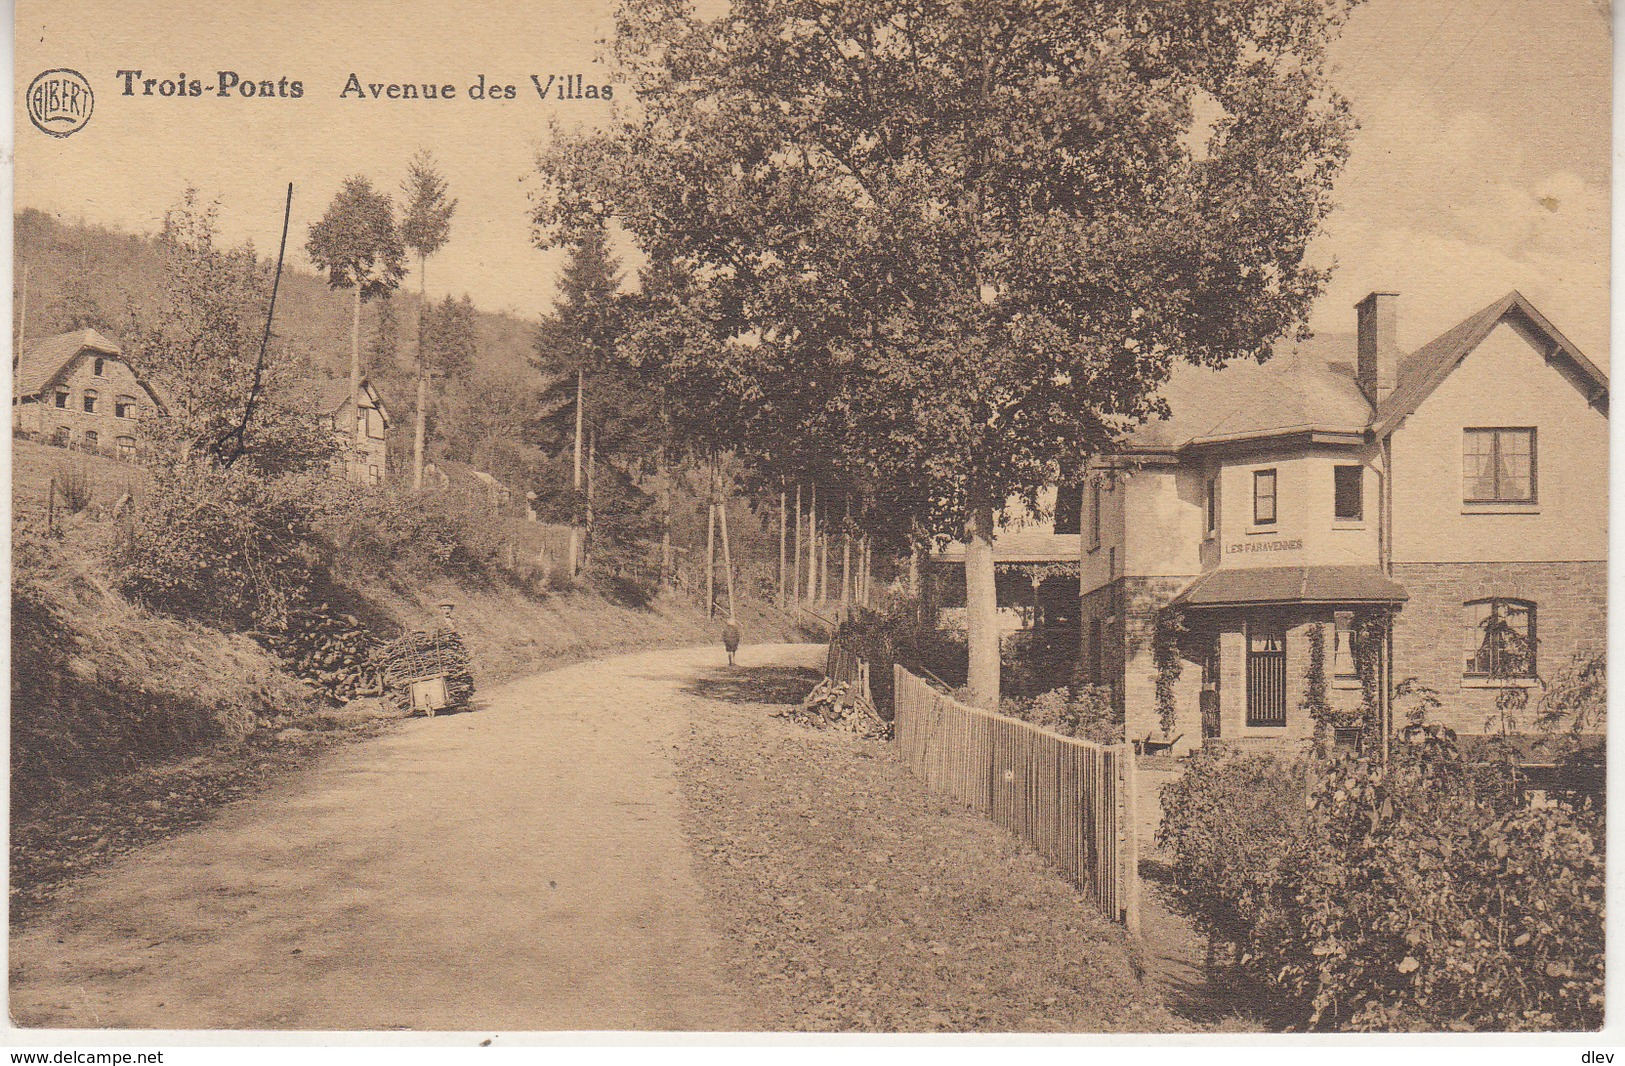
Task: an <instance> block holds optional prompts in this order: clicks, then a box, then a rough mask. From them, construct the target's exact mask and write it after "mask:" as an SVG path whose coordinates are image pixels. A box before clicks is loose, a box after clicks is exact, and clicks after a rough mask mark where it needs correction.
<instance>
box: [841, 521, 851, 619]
mask: <svg viewBox="0 0 1625 1066" xmlns="http://www.w3.org/2000/svg"><path fill="white" fill-rule="evenodd" d="M846 524H847V527H846V529H844V530H843V531H842V532H841V602H842V603H844V604H848V605H850V604H851V603H852V592H853V589H852V498H851V497H850V496H849V497H847V500H846Z"/></svg>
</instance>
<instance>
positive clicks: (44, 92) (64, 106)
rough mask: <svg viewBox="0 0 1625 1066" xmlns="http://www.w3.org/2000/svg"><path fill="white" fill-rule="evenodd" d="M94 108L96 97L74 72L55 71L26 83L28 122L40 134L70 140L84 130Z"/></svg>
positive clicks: (77, 73) (59, 68) (84, 81)
mask: <svg viewBox="0 0 1625 1066" xmlns="http://www.w3.org/2000/svg"><path fill="white" fill-rule="evenodd" d="M95 108H96V94H95V93H93V92H91V91H90V82H88V81H86V80H85V76H84V75H83V74H81V73H79V72H78V71H77V70H69V69H68V68H67V67H57V68H56V69H55V70H47V71H45V72H44V73H43V74H40V75H39V76H38V77H36V78H35V79H34V80H33V81H32V82H30V83H29V86H28V119H29V121H30V122H32V123H33V124H34V128H35V129H37V130H39V131H40V132H41V133H49V134H50V135H51V136H52V137H69V136H72V135H73V134H75V133H78V132H79V131H80V130H82V129H84V128H85V123H87V122H89V121H90V113H91V112H92V111H94V110H95Z"/></svg>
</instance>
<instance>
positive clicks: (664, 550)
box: [655, 443, 672, 582]
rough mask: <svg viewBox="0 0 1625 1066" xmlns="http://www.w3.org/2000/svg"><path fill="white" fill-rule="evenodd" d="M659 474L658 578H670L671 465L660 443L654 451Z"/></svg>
mask: <svg viewBox="0 0 1625 1066" xmlns="http://www.w3.org/2000/svg"><path fill="white" fill-rule="evenodd" d="M655 462H656V464H657V465H658V467H659V470H658V473H659V475H660V580H661V581H662V582H665V581H670V580H671V480H672V478H671V465H670V463H669V462H667V460H666V445H665V444H664V443H661V445H660V448H659V450H658V451H657V452H656V453H655Z"/></svg>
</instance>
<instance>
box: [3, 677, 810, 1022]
mask: <svg viewBox="0 0 1625 1066" xmlns="http://www.w3.org/2000/svg"><path fill="white" fill-rule="evenodd" d="M821 653H822V648H820V647H817V646H808V645H774V646H767V647H765V648H747V649H745V651H744V652H743V653H742V656H741V658H742V661H744V662H746V663H750V662H757V663H761V662H773V663H785V664H794V663H801V662H810V661H816V660H817V659H818V657H819V655H820V654H821ZM720 656H721V650H720V649H719V648H717V649H713V648H705V649H689V650H680V651H657V652H649V653H644V654H638V655H629V656H621V657H617V658H614V659H609V660H603V661H599V662H594V663H586V664H581V665H578V666H572V667H567V668H564V669H560V670H554V671H550V672H547V673H543V674H537V675H534V676H532V677H529V678H526V679H524V680H521V681H518V682H514V683H511V684H508V685H505V686H502V687H500V688H498V689H494V690H492V691H490V692H488V693H484V694H482V695H483V697H484V698H483V703H482V705H481V706H479V707H478V708H477V709H476V710H474V711H472V712H469V713H465V714H458V715H450V716H442V717H438V718H434V719H416V720H413V721H410V722H407V723H405V724H404V726H403V728H401V729H400V730H399V731H398V732H395V733H392V734H391V735H389V736H387V737H383V738H380V739H378V740H376V741H371V742H366V743H362V744H358V745H355V746H353V747H350V748H346V749H344V750H341V751H337V752H334V753H333V754H332V756H331V757H330V758H328V759H326V760H324V761H323V762H321V763H320V764H318V765H317V766H316V767H314V768H313V769H311V770H309V771H306V772H303V773H300V774H296V775H294V776H292V777H290V778H289V779H288V780H287V781H286V782H285V783H284V784H283V786H282V787H281V788H280V790H279V791H277V792H275V793H267V794H263V795H260V796H257V797H255V798H254V799H252V800H249V801H245V802H243V803H241V804H240V805H238V806H237V807H236V808H234V809H231V810H228V811H227V812H226V813H225V814H223V815H222V816H221V817H220V818H219V819H218V820H216V821H215V822H213V823H212V824H210V825H208V826H206V827H203V828H201V829H198V830H197V831H194V832H191V833H187V834H185V835H183V836H181V837H178V838H176V839H173V840H170V841H168V842H165V843H163V844H159V845H156V846H153V847H150V848H145V849H142V850H140V851H137V852H135V853H132V854H130V855H128V856H126V857H125V858H124V859H122V860H120V861H118V862H117V863H115V864H114V865H112V866H110V867H108V868H107V869H106V870H104V871H102V872H100V873H97V874H94V875H92V876H90V877H87V878H85V879H84V880H82V881H80V882H78V883H76V884H74V885H71V886H68V887H67V888H65V889H64V890H63V892H62V894H61V895H60V896H59V897H58V898H57V899H55V900H53V901H52V902H51V903H50V904H49V905H48V906H47V907H46V908H44V909H43V910H42V911H41V912H40V913H39V914H38V915H37V916H35V917H34V919H33V920H31V921H30V923H29V924H28V926H27V927H26V928H24V929H22V930H21V931H16V932H14V934H13V937H12V941H11V1012H12V1018H13V1021H14V1022H15V1023H16V1024H19V1025H24V1026H40V1027H53V1028H79V1027H140V1028H226V1029H232V1028H263V1029H302V1028H309V1029H327V1028H333V1029H376V1030H387V1029H415V1030H425V1029H476V1030H478V1029H490V1030H493V1031H495V1030H516V1029H623V1028H626V1029H733V1028H752V1027H754V1026H755V1025H756V1024H758V1018H759V1015H758V1012H757V1011H756V1008H755V1004H754V996H753V995H752V994H750V993H749V992H748V991H745V990H741V989H740V988H738V987H737V986H733V985H730V984H727V983H724V982H723V981H722V980H721V979H720V977H719V973H720V969H719V966H718V964H717V953H716V944H717V933H716V930H715V926H714V923H713V922H712V921H711V915H710V907H709V904H708V902H707V900H706V898H705V896H704V893H703V892H702V890H701V888H700V885H699V883H698V882H697V881H696V879H695V877H694V875H693V870H692V866H691V860H690V849H689V847H688V844H687V842H686V841H685V839H684V836H683V831H682V828H681V807H682V799H681V797H680V796H679V794H678V789H677V784H676V781H675V779H674V762H675V759H676V757H677V756H678V754H679V753H680V752H681V751H682V750H683V748H684V747H685V746H686V744H688V743H689V740H688V736H689V733H688V730H689V718H690V714H691V712H693V711H694V709H695V708H696V706H699V705H703V704H704V702H705V701H704V699H703V697H701V696H700V695H697V694H696V693H694V692H693V691H692V687H693V686H692V680H693V678H694V676H695V674H696V673H698V672H699V671H701V670H702V669H703V668H704V667H705V666H707V665H708V664H709V663H711V662H712V661H714V660H716V659H719V658H720Z"/></svg>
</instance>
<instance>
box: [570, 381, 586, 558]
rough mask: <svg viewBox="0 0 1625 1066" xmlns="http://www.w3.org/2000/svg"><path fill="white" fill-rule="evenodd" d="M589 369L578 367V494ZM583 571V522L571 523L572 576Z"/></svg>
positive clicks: (576, 480) (574, 483) (576, 456)
mask: <svg viewBox="0 0 1625 1066" xmlns="http://www.w3.org/2000/svg"><path fill="white" fill-rule="evenodd" d="M586 393H587V371H586V368H585V367H578V368H576V448H575V480H574V481H573V482H572V485H573V486H574V488H575V490H576V495H577V496H580V494H581V422H582V405H583V404H584V403H585V401H586ZM579 573H581V523H580V522H571V523H570V576H571V577H574V576H575V575H577V574H579Z"/></svg>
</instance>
